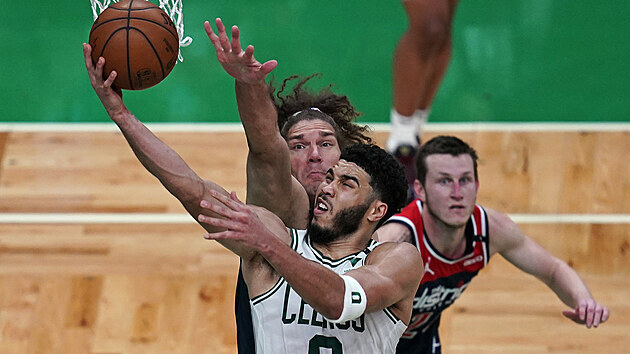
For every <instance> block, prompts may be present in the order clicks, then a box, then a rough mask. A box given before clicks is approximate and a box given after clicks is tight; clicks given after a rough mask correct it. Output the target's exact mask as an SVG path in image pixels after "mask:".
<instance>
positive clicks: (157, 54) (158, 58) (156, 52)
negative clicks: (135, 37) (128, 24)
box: [127, 28, 165, 79]
mask: <svg viewBox="0 0 630 354" xmlns="http://www.w3.org/2000/svg"><path fill="white" fill-rule="evenodd" d="M134 29H135V30H136V31H137V32H138V33H140V34H141V35H142V37H144V39H146V41H147V43H148V44H149V46H151V50H153V54H155V57H156V58H157V60H158V62H159V63H160V69H161V71H162V79H163V78H164V77H165V72H164V63H162V58H161V57H160V54H159V53H158V51H157V49H156V48H155V46H154V45H153V42H151V40H150V39H149V37H147V35H146V34H145V33H144V32H143V31H141V30H139V29H137V28H134ZM130 30H131V28H130ZM127 57H129V52H127Z"/></svg>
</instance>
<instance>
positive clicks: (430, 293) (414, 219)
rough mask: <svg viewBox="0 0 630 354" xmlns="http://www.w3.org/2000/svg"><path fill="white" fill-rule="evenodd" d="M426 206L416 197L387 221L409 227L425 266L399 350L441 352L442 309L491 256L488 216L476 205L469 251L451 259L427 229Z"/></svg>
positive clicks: (469, 231)
mask: <svg viewBox="0 0 630 354" xmlns="http://www.w3.org/2000/svg"><path fill="white" fill-rule="evenodd" d="M422 209H423V203H422V202H421V201H420V200H419V199H416V200H414V201H413V202H411V203H410V204H409V205H407V206H406V207H405V208H404V209H403V210H402V211H401V212H400V213H399V214H397V215H395V216H393V217H392V218H391V219H389V220H388V221H387V222H388V223H390V222H397V223H401V224H403V225H405V226H406V227H408V228H409V230H410V231H411V234H412V242H413V243H414V244H415V246H416V247H417V248H418V251H420V254H421V255H422V261H423V262H424V269H425V272H424V276H423V277H422V281H421V283H420V287H419V288H418V291H417V292H416V297H415V299H414V304H413V314H412V317H411V322H410V323H409V326H408V328H407V331H405V333H404V334H403V336H402V338H401V339H400V342H399V343H398V348H397V352H398V353H434V352H440V348H439V345H440V344H439V336H438V326H439V323H440V315H441V313H442V311H443V310H444V309H446V308H447V307H449V306H450V305H451V304H452V303H453V302H454V301H455V300H457V298H459V296H460V295H461V294H462V292H463V291H464V290H465V289H466V287H467V286H468V284H469V283H470V281H471V280H472V278H473V277H475V276H476V275H477V273H478V272H479V270H481V268H483V267H484V266H485V265H486V264H487V263H488V261H489V259H490V252H489V247H488V218H487V215H486V212H485V210H484V209H483V208H482V207H481V206H480V205H475V210H474V211H473V214H472V216H471V217H470V220H469V221H468V224H467V225H466V231H465V235H466V251H465V253H464V255H463V256H462V257H460V258H457V259H450V258H447V257H445V256H443V255H441V254H440V252H439V251H437V250H436V249H435V247H433V245H432V244H431V242H430V241H429V239H428V237H427V236H426V233H425V231H424V227H423V223H422V211H423V210H422ZM436 346H437V347H436Z"/></svg>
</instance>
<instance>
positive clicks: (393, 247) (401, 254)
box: [368, 242, 422, 263]
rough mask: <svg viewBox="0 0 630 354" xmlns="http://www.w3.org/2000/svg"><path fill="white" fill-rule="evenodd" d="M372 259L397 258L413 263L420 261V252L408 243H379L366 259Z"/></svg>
mask: <svg viewBox="0 0 630 354" xmlns="http://www.w3.org/2000/svg"><path fill="white" fill-rule="evenodd" d="M370 257H372V258H373V259H375V258H379V259H381V258H382V257H394V259H396V258H399V259H403V260H409V261H411V262H413V263H415V262H416V261H418V260H420V261H422V258H421V256H420V252H418V249H417V248H416V246H414V245H412V244H411V243H408V242H381V243H379V245H378V246H377V247H375V248H374V249H373V250H372V252H371V253H370V255H369V256H368V258H370Z"/></svg>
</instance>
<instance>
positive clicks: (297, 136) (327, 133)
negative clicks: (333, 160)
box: [287, 131, 335, 140]
mask: <svg viewBox="0 0 630 354" xmlns="http://www.w3.org/2000/svg"><path fill="white" fill-rule="evenodd" d="M319 136H321V137H324V138H327V137H329V136H333V137H334V136H335V133H334V132H331V131H320V132H319ZM301 139H304V134H295V135H289V137H288V138H287V140H301Z"/></svg>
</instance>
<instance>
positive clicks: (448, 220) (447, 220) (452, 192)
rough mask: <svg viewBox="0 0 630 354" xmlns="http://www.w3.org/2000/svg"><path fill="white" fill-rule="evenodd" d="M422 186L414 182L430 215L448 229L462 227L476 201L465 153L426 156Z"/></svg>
mask: <svg viewBox="0 0 630 354" xmlns="http://www.w3.org/2000/svg"><path fill="white" fill-rule="evenodd" d="M426 163H427V177H426V181H425V185H424V187H423V186H421V185H420V183H416V193H417V194H418V195H419V196H420V199H421V200H422V201H423V202H425V205H426V208H427V209H428V211H429V213H431V215H432V216H433V217H435V218H437V219H438V220H439V221H441V222H442V223H444V224H446V225H448V226H451V227H462V226H465V225H466V223H467V222H468V219H469V218H470V215H471V214H472V212H473V210H474V207H475V202H476V200H477V190H478V189H479V182H478V181H476V180H475V172H474V165H473V160H472V158H471V157H470V155H468V154H462V155H459V156H452V155H449V154H436V155H429V156H427V158H426Z"/></svg>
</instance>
